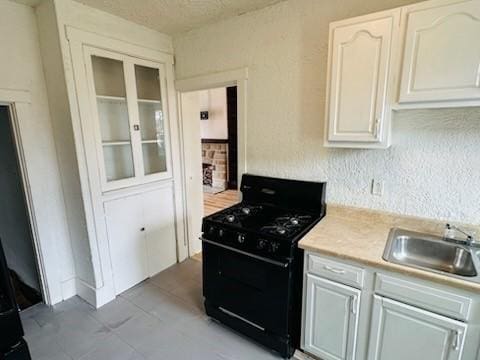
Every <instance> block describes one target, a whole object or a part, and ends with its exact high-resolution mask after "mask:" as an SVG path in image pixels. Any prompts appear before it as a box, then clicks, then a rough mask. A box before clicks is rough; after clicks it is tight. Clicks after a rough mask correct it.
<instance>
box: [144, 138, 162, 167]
mask: <svg viewBox="0 0 480 360" xmlns="http://www.w3.org/2000/svg"><path fill="white" fill-rule="evenodd" d="M142 150H143V165H144V168H145V175H148V174H154V173H158V172H165V171H167V161H166V155H165V145H164V144H163V143H160V142H158V143H143V144H142Z"/></svg>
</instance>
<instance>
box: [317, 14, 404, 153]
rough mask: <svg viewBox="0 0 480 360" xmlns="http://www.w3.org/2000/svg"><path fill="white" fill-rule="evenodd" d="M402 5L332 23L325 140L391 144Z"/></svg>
mask: <svg viewBox="0 0 480 360" xmlns="http://www.w3.org/2000/svg"><path fill="white" fill-rule="evenodd" d="M399 22H400V10H399V9H396V10H393V11H387V12H383V13H379V14H374V15H370V16H365V17H361V18H355V19H351V20H345V21H340V22H335V23H332V24H330V44H329V66H328V75H329V78H328V88H327V94H328V95H327V109H326V117H327V119H328V121H327V123H326V134H327V137H326V145H327V146H337V145H338V146H342V147H344V146H348V147H372V148H384V147H388V146H389V145H390V117H391V104H392V101H391V100H392V99H391V96H392V91H393V88H392V85H391V84H392V81H391V80H392V78H393V71H394V70H395V67H394V63H393V57H394V52H395V49H396V45H397V38H398V35H399Z"/></svg>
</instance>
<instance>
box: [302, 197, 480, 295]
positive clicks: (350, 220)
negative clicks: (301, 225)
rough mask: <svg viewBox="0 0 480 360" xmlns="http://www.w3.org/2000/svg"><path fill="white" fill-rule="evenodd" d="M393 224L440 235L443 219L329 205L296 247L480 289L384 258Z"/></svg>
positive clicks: (477, 289)
mask: <svg viewBox="0 0 480 360" xmlns="http://www.w3.org/2000/svg"><path fill="white" fill-rule="evenodd" d="M394 227H398V228H402V229H406V230H411V231H417V232H422V233H429V234H434V235H440V236H441V235H442V234H443V230H444V227H445V222H440V221H435V220H430V219H423V218H417V217H411V216H402V215H396V214H391V213H386V212H381V211H374V210H368V209H360V208H354V207H346V206H341V205H330V204H329V205H328V207H327V215H326V216H325V217H324V218H323V219H322V221H320V222H319V223H318V224H317V225H316V226H315V227H314V228H312V230H310V231H309V232H308V233H307V235H305V236H304V237H303V238H302V240H301V241H300V243H299V246H300V247H301V248H302V249H305V250H308V251H312V252H316V253H319V254H323V255H329V256H334V257H337V258H340V259H346V260H351V261H355V262H358V263H361V264H365V265H368V266H371V267H377V268H382V269H385V270H389V271H394V272H398V273H401V274H403V275H410V276H415V277H418V278H422V279H425V280H430V281H434V282H438V283H442V284H444V285H449V286H454V287H457V288H461V289H464V290H469V291H480V284H478V283H473V282H468V281H464V280H462V279H458V278H454V277H449V276H445V275H441V274H436V273H431V272H429V271H425V270H420V269H415V268H411V267H407V266H402V265H397V264H393V263H390V262H386V261H385V260H383V259H382V255H383V251H384V249H385V244H386V242H387V239H388V234H389V232H390V229H391V228H394ZM469 227H470V228H472V227H473V226H469Z"/></svg>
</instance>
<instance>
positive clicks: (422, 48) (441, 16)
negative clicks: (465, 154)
mask: <svg viewBox="0 0 480 360" xmlns="http://www.w3.org/2000/svg"><path fill="white" fill-rule="evenodd" d="M402 25H403V27H404V29H405V38H404V52H403V63H402V70H401V86H400V96H399V102H400V103H401V104H402V103H403V104H408V103H430V106H432V105H433V106H435V105H439V106H441V107H445V106H459V105H469V102H470V103H471V105H479V104H480V41H479V39H480V1H479V0H471V1H458V0H449V1H443V0H440V1H430V2H426V3H419V4H416V5H412V6H408V7H405V8H403V13H402ZM459 102H462V103H461V104H459ZM423 106H426V105H425V104H424V105H423Z"/></svg>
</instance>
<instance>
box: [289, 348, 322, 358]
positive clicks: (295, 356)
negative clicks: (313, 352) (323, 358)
mask: <svg viewBox="0 0 480 360" xmlns="http://www.w3.org/2000/svg"><path fill="white" fill-rule="evenodd" d="M293 359H296V360H317V359H316V358H314V357H312V356H310V355H307V354H305V353H304V352H303V351H300V350H296V351H295V354H293Z"/></svg>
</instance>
